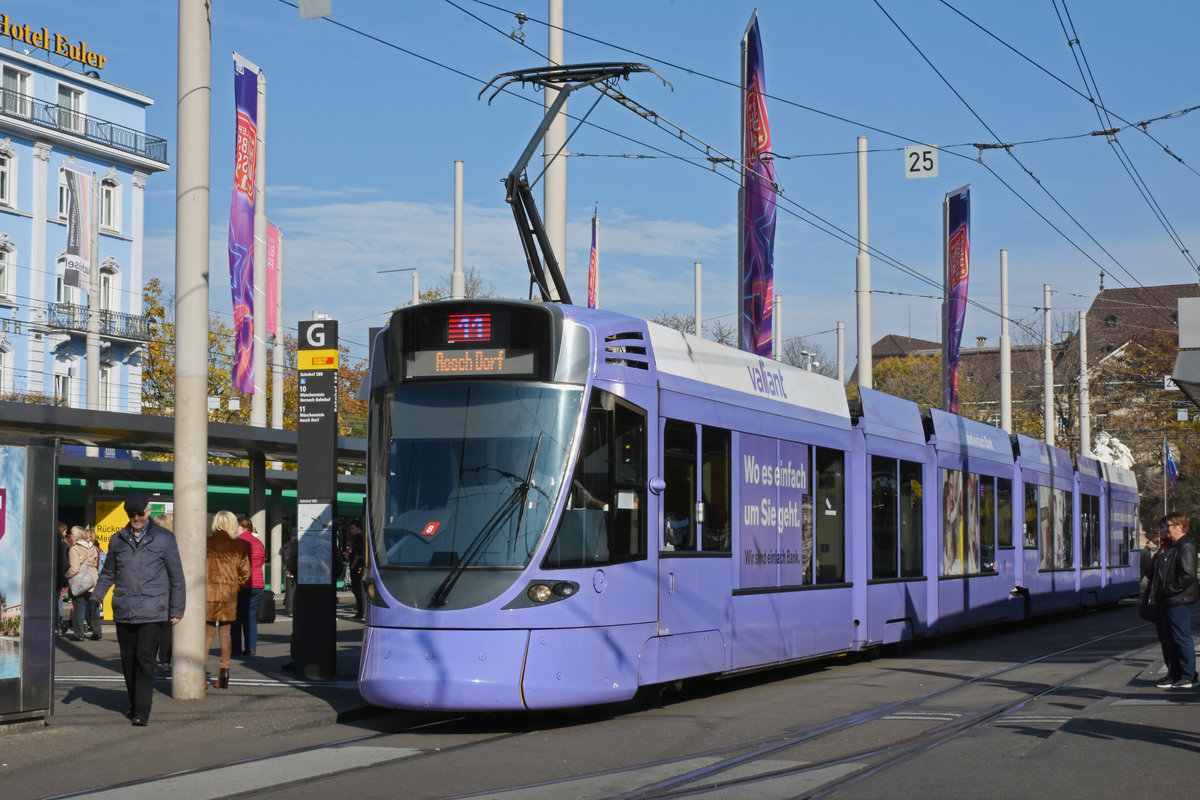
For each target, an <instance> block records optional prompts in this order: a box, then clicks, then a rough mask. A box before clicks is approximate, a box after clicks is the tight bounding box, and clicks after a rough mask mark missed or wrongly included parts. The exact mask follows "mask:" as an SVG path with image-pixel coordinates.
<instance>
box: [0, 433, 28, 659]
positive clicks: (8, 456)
mask: <svg viewBox="0 0 1200 800" xmlns="http://www.w3.org/2000/svg"><path fill="white" fill-rule="evenodd" d="M0 492H2V494H0V500H2V501H3V508H2V509H0V517H2V518H3V526H4V528H3V530H4V535H3V536H2V537H0V680H5V679H8V678H20V677H21V619H22V614H21V609H22V606H23V603H24V596H23V591H24V586H23V584H24V577H25V448H23V447H10V446H0Z"/></svg>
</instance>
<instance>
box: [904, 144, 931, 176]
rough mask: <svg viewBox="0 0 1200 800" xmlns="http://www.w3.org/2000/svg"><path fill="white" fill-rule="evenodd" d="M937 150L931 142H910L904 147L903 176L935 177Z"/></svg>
mask: <svg viewBox="0 0 1200 800" xmlns="http://www.w3.org/2000/svg"><path fill="white" fill-rule="evenodd" d="M937 162H938V150H937V147H936V146H934V145H932V144H912V145H908V146H907V147H905V148H904V177H906V178H936V177H937V174H938V170H937Z"/></svg>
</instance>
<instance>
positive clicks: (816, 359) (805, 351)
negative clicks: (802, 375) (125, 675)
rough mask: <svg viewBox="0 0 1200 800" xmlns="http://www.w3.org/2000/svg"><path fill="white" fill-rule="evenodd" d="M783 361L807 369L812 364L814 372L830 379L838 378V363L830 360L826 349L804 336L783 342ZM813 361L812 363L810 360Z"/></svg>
mask: <svg viewBox="0 0 1200 800" xmlns="http://www.w3.org/2000/svg"><path fill="white" fill-rule="evenodd" d="M781 355H782V356H783V361H784V362H785V363H787V364H791V365H792V366H793V367H800V368H802V369H807V368H808V366H809V364H810V363H811V364H812V371H813V372H815V373H817V374H818V375H824V376H826V377H828V378H836V377H837V361H836V359H833V358H830V356H829V354H828V353H826V352H825V348H823V347H821V346H820V345H819V344H817V343H816V342H813V341H811V340H809V339H808V338H806V337H804V336H793V337H792V338H790V339H784V340H783V352H782V353H781ZM809 359H811V362H810V360H809Z"/></svg>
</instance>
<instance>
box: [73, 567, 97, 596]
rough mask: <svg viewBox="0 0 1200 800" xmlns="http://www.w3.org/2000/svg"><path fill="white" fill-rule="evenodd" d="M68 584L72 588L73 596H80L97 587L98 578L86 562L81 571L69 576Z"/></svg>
mask: <svg viewBox="0 0 1200 800" xmlns="http://www.w3.org/2000/svg"><path fill="white" fill-rule="evenodd" d="M67 586H68V587H69V588H70V589H71V596H72V597H79V596H80V595H84V594H87V593H88V592H90V591H91V590H92V589H94V588H96V579H95V578H94V577H93V576H92V571H91V570H90V569H88V568H87V564H84V565H83V568H82V569H80V570H79V572H76V573H75V574H74V575H72V576H71V577H70V578H67Z"/></svg>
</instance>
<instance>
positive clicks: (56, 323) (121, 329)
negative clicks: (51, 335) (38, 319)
mask: <svg viewBox="0 0 1200 800" xmlns="http://www.w3.org/2000/svg"><path fill="white" fill-rule="evenodd" d="M98 313H99V315H100V335H101V336H105V337H108V338H110V339H127V340H131V341H137V342H148V341H150V320H149V318H147V317H144V316H142V315H140V314H125V313H123V312H120V311H100V312H98ZM87 317H88V310H87V306H81V305H75V304H73V303H50V304H49V306H48V307H47V308H46V327H47V328H51V329H57V330H66V331H71V332H72V333H84V334H86V333H87Z"/></svg>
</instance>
